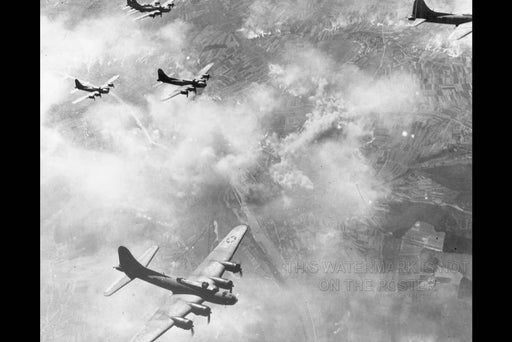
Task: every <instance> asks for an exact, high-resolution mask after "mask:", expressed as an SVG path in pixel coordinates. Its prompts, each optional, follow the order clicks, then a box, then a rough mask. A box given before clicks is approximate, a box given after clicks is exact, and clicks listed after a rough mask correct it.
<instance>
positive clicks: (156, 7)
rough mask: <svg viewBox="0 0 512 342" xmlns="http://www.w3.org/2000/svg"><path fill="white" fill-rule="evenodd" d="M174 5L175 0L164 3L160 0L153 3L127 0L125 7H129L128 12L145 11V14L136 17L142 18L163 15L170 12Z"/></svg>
mask: <svg viewBox="0 0 512 342" xmlns="http://www.w3.org/2000/svg"><path fill="white" fill-rule="evenodd" d="M174 6H175V4H174V0H171V1H168V2H166V3H165V4H163V5H162V4H161V3H160V1H155V2H153V3H152V4H139V3H138V2H137V0H127V3H126V7H124V9H129V11H128V14H133V13H137V12H145V14H144V15H142V16H140V17H137V18H135V19H134V20H140V19H143V18H147V17H151V18H155V17H156V16H160V17H161V16H162V13H167V12H170V11H171V10H172V8H173V7H174Z"/></svg>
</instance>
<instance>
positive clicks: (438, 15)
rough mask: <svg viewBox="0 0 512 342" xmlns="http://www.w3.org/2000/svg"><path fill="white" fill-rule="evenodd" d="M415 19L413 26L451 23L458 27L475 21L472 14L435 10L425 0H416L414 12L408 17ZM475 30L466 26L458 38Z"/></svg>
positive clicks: (413, 7)
mask: <svg viewBox="0 0 512 342" xmlns="http://www.w3.org/2000/svg"><path fill="white" fill-rule="evenodd" d="M408 19H409V20H411V21H413V23H412V26H418V25H421V24H423V23H424V22H427V23H437V24H449V25H455V27H458V26H459V25H461V24H466V23H469V22H472V21H473V15H472V14H452V13H442V12H435V11H433V10H431V9H430V8H428V6H427V5H426V4H425V1H424V0H414V4H413V6H412V14H411V15H410V16H409V18H408ZM472 31H473V28H472V27H465V29H464V30H463V32H461V33H460V34H459V35H458V37H457V38H456V39H461V38H464V37H465V36H467V35H468V34H470V33H471V32H472Z"/></svg>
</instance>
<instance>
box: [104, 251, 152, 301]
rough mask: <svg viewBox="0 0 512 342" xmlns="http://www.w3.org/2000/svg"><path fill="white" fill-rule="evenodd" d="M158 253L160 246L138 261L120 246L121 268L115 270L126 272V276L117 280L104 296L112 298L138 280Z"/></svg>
mask: <svg viewBox="0 0 512 342" xmlns="http://www.w3.org/2000/svg"><path fill="white" fill-rule="evenodd" d="M157 251H158V246H153V247H151V248H150V249H148V250H147V251H146V252H145V253H144V254H142V255H141V256H140V257H139V258H138V259H135V257H134V256H133V255H132V253H130V251H129V250H128V248H126V247H124V246H120V247H119V248H118V253H119V266H118V267H114V268H115V269H117V270H118V271H121V272H124V273H125V274H124V275H122V276H121V277H120V278H119V279H117V280H116V281H115V282H114V283H113V284H112V285H110V286H109V287H108V288H107V289H106V290H105V292H104V293H103V294H104V295H105V296H111V295H112V294H114V293H116V292H117V291H119V290H120V289H121V288H122V287H124V286H125V285H127V284H128V283H129V282H131V281H132V280H133V279H135V278H137V275H138V274H139V273H140V272H141V271H143V270H144V269H145V268H146V266H148V265H149V263H150V262H151V260H152V259H153V257H154V256H155V254H156V252H157Z"/></svg>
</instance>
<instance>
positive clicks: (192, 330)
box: [190, 326, 194, 336]
mask: <svg viewBox="0 0 512 342" xmlns="http://www.w3.org/2000/svg"><path fill="white" fill-rule="evenodd" d="M190 332H191V333H192V336H194V327H193V326H192V328H190Z"/></svg>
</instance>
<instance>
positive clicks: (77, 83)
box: [75, 78, 85, 89]
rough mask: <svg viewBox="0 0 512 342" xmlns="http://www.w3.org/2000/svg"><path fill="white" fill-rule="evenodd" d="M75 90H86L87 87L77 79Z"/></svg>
mask: <svg viewBox="0 0 512 342" xmlns="http://www.w3.org/2000/svg"><path fill="white" fill-rule="evenodd" d="M75 88H77V89H83V88H85V86H84V85H83V84H82V83H81V82H80V81H79V80H78V79H76V78H75Z"/></svg>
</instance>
